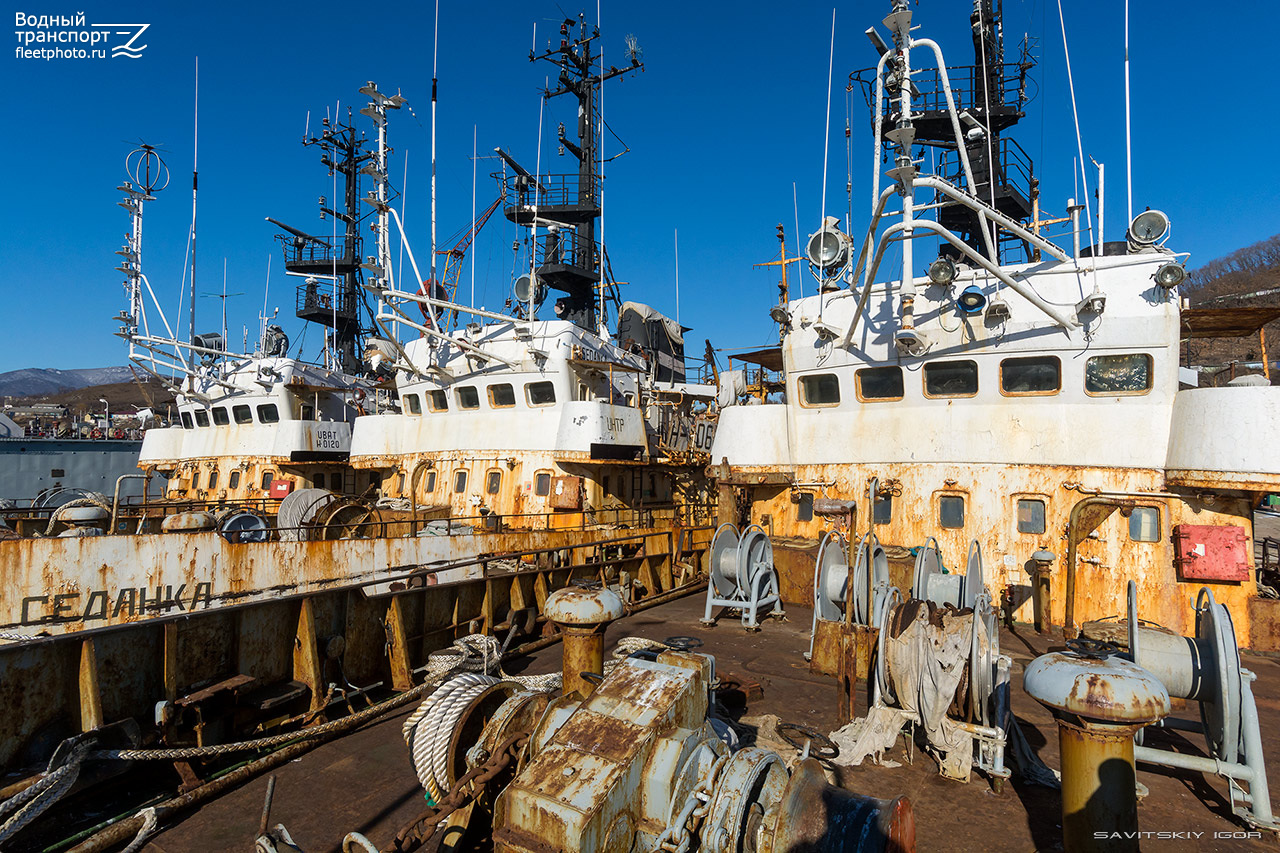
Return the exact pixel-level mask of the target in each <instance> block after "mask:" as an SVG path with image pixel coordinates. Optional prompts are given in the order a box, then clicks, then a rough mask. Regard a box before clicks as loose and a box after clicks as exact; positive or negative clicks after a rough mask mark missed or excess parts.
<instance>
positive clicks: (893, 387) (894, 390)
mask: <svg viewBox="0 0 1280 853" xmlns="http://www.w3.org/2000/svg"><path fill="white" fill-rule="evenodd" d="M856 375H857V381H858V399H859V400H901V399H902V368H901V367H864V368H863V369H862V370H859V371H858V373H857V374H856Z"/></svg>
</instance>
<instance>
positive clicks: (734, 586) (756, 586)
mask: <svg viewBox="0 0 1280 853" xmlns="http://www.w3.org/2000/svg"><path fill="white" fill-rule="evenodd" d="M708 565H709V574H710V576H711V577H710V579H709V580H708V581H707V607H706V613H705V615H704V616H703V619H702V622H703V624H704V625H712V624H715V620H713V619H712V618H711V608H712V607H714V606H721V607H728V608H730V609H734V610H741V611H742V625H743V627H744V628H746V629H747V630H755V629H758V628H759V627H760V622H759V611H760V608H762V607H764V606H765V605H767V604H772V605H774V607H773V610H772V612H771V613H770V615H771V616H781V615H783V611H782V606H781V600H780V596H779V593H778V575H777V572H776V571H775V570H774V567H773V543H772V542H770V541H769V536H768V534H766V533H765V532H764V530H763V529H762V528H761V527H760V525H758V524H753V525H751V526H750V527H748V528H747V529H746V530H745V531H743V532H742V533H741V534H739V533H738V528H737V526H736V525H734V524H731V523H726V524H722V525H720V527H718V528H717V529H716V532H715V536H713V537H712V539H711V556H710V560H709V561H708Z"/></svg>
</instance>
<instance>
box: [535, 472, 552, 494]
mask: <svg viewBox="0 0 1280 853" xmlns="http://www.w3.org/2000/svg"><path fill="white" fill-rule="evenodd" d="M544 477H545V478H546V481H545V482H546V489H545V490H543V489H542V483H543V478H544ZM533 493H534V494H535V495H536V496H538V497H540V498H545V497H547V496H548V495H550V494H551V472H550V471H534V472H533Z"/></svg>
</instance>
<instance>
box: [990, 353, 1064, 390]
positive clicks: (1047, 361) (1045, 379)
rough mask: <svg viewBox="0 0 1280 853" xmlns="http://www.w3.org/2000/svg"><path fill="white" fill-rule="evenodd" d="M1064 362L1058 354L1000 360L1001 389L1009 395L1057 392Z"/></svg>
mask: <svg viewBox="0 0 1280 853" xmlns="http://www.w3.org/2000/svg"><path fill="white" fill-rule="evenodd" d="M1061 387H1062V363H1061V362H1060V361H1058V358H1057V356H1053V355H1037V356H1031V357H1030V358H1006V359H1005V360H1004V361H1002V362H1000V391H1001V392H1002V393H1004V394H1009V395H1023V394H1026V395H1031V394H1057V393H1058V389H1059V388H1061Z"/></svg>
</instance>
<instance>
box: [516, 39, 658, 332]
mask: <svg viewBox="0 0 1280 853" xmlns="http://www.w3.org/2000/svg"><path fill="white" fill-rule="evenodd" d="M578 18H579V19H578V20H577V21H574V20H572V19H566V20H565V21H564V22H563V23H561V25H560V43H559V46H558V47H548V48H547V50H546V51H544V52H543V53H540V54H535V53H533V52H532V51H531V52H530V54H529V61H530V62H537V61H539V60H545V61H547V62H550V63H552V64H553V65H555V66H556V67H557V68H559V74H558V75H557V77H556V85H555V86H554V87H549V88H547V89H545V90H544V91H543V93H542V97H543V99H544V100H548V101H549V100H551V99H552V98H556V97H559V96H561V95H571V96H573V97H574V98H575V99H576V100H577V102H578V126H577V129H576V133H574V139H570V138H569V137H568V136H566V134H565V129H564V126H563V125H562V126H561V127H560V129H559V133H558V142H559V144H560V146H561V147H562V148H563V149H564V150H566V151H568V152H569V153H570V154H572V155H573V156H574V157H575V158H577V160H578V171H577V174H576V175H538V176H536V177H535V176H533V175H531V174H530V173H529V172H528V171H526V170H525V169H523V168H521V167H520V166H519V165H518V164H517V163H515V162H514V160H512V159H511V158H510V156H509V155H506V154H505V152H499V153H500V154H501V155H502V157H503V159H504V160H505V161H507V163H508V165H510V166H512V168H513V169H514V170H515V171H516V174H515V175H514V176H512V177H511V178H509V179H508V184H509V188H510V189H511V190H512V191H513V192H512V197H514V198H515V203H514V204H513V205H512V206H511V207H508V208H506V210H505V214H506V216H507V218H508V219H510V220H511V221H512V222H515V223H517V224H520V225H535V226H544V227H546V229H547V233H546V234H545V235H542V236H541V237H539V241H538V244H537V245H536V246H535V247H534V253H535V257H534V276H535V277H536V279H537V282H536V284H535V286H534V287H532V289H531V291H530V292H531V293H536V292H537V291H538V287H537V285H541V286H545V287H548V288H551V289H552V290H557V291H561V292H563V293H564V294H565V295H564V296H563V297H561V298H560V299H557V300H556V303H555V314H556V317H557V318H559V319H561V320H569V321H571V322H573V323H575V324H577V325H578V326H581V327H582V328H584V329H590V330H591V331H593V332H594V331H596V329H597V326H598V320H599V316H598V311H599V307H598V301H597V299H596V288H598V287H602V286H603V283H602V278H603V276H602V274H601V270H602V263H601V262H602V258H603V251H602V249H601V247H599V246H597V245H596V220H597V219H599V217H600V179H601V176H600V172H599V163H600V158H599V151H598V138H599V133H598V131H599V128H600V127H602V124H601V120H600V116H599V92H600V86H601V85H603V83H604V81H606V80H609V79H611V78H613V77H617V76H619V75H622V74H626V73H629V72H632V71H635V70H637V69H643V68H644V66H643V65H642V64H641V62H640V59H639V55H638V52H637V50H636V49H634V48H631V49H629V51H628V53H629V57H630V60H631V63H630V64H629V65H627V66H625V67H623V68H618V67H616V66H610V67H609V68H608V70H604V69H601V68H599V66H598V65H596V63H598V61H599V58H600V57H599V53H598V52H595V51H594V47H595V45H594V44H593V42H595V41H596V40H597V39H599V38H600V31H599V29H598V28H592V29H591V30H590V31H589V32H588V29H587V25H586V22H585V20H583V16H582V15H579V16H578ZM575 25H576V26H577V28H578V36H577V37H576V38H574V37H573V36H572V32H573V28H574V27H575ZM593 66H595V69H598V70H596V71H595V73H592V72H593ZM575 139H576V141H575Z"/></svg>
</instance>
